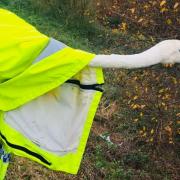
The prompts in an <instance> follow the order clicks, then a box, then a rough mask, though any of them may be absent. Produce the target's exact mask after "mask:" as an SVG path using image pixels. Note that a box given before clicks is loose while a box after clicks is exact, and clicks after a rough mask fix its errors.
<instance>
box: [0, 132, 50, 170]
mask: <svg viewBox="0 0 180 180" xmlns="http://www.w3.org/2000/svg"><path fill="white" fill-rule="evenodd" d="M0 136H1V137H2V139H3V140H4V141H5V142H6V144H7V145H8V146H10V147H11V148H14V149H18V150H20V151H23V152H25V153H27V154H29V155H31V156H34V157H36V158H37V159H39V160H40V161H42V162H43V163H45V164H47V165H49V166H50V165H51V163H50V162H48V161H47V160H46V159H45V158H44V157H43V156H41V155H40V154H37V153H35V152H33V151H30V150H29V149H27V148H25V147H22V146H19V145H16V144H12V143H10V142H9V141H8V140H7V139H6V137H5V136H4V135H3V134H2V133H1V132H0Z"/></svg>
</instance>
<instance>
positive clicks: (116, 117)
mask: <svg viewBox="0 0 180 180" xmlns="http://www.w3.org/2000/svg"><path fill="white" fill-rule="evenodd" d="M0 7H2V8H6V9H9V10H11V11H13V12H15V13H16V14H18V15H19V16H20V17H22V18H24V19H25V20H26V21H28V22H29V23H31V24H33V25H34V26H35V27H37V29H39V30H40V31H41V32H43V33H45V34H47V35H48V36H51V37H54V38H56V39H58V40H60V41H62V42H64V43H66V44H67V45H69V46H71V47H74V48H80V49H83V50H87V51H90V52H95V53H128V54H130V53H135V52H140V51H143V50H144V49H146V48H147V47H150V46H152V45H153V44H155V43H156V40H155V41H152V40H151V37H148V36H144V37H142V35H141V36H139V35H137V34H130V33H128V32H126V33H122V32H114V31H112V30H111V29H105V28H103V27H102V26H101V25H97V24H88V23H87V24H84V25H82V26H79V23H77V24H76V22H74V23H67V22H66V19H65V18H64V17H59V18H57V17H56V18H55V17H54V16H51V15H50V14H47V13H42V12H40V11H39V10H38V9H37V8H34V6H32V4H31V2H30V1H29V0H27V1H23V0H14V1H10V0H8V1H7V0H3V1H2V0H1V1H0ZM179 70H180V67H179V66H178V65H176V66H174V67H173V68H165V67H162V66H161V65H157V66H153V67H151V68H146V69H137V70H112V69H111V70H106V72H105V77H106V82H107V84H106V85H105V90H106V91H105V93H104V96H103V98H102V101H101V104H100V107H99V110H98V112H97V114H96V117H95V121H94V123H93V127H92V131H91V134H90V137H89V140H88V144H87V148H86V152H85V154H84V158H83V161H82V164H81V168H80V170H79V173H78V175H77V176H73V175H69V174H64V173H61V172H54V171H51V170H49V169H46V168H45V167H42V166H41V165H39V164H37V163H35V162H32V161H29V160H27V159H24V158H20V157H13V159H12V163H11V165H10V167H9V170H8V173H7V177H6V179H7V180H10V179H14V180H16V179H17V180H21V179H23V180H24V179H25V180H28V179H29V180H36V179H38V180H46V179H47V180H49V179H54V180H55V179H78V180H79V179H87V180H89V179H92V180H93V179H113V180H114V179H115V180H116V179H121V180H130V179H133V180H136V179H137V180H139V179H143V180H144V179H149V180H151V179H152V180H153V179H155V180H158V179H159V180H162V179H163V180H171V179H180V174H179V171H178V170H179V164H180V163H179V162H180V161H179V153H178V147H179V146H178V141H179V137H178V136H176V139H177V140H176V141H175V142H174V143H175V144H168V142H167V143H164V144H162V145H160V144H158V143H159V142H160V139H158V138H159V134H158V133H160V135H161V136H162V135H163V134H164V133H165V132H166V131H164V128H165V127H167V126H170V127H171V128H172V126H176V124H175V122H176V120H178V117H176V114H178V112H179V109H178V107H179V102H178V101H177V100H178V97H179V82H180V81H179V80H180V76H179V74H178V72H179ZM146 88H147V92H146ZM167 88H169V89H167ZM162 89H165V90H163V91H162ZM161 92H162V93H161ZM166 94H170V97H171V98H170V99H166V100H163V102H164V103H165V104H167V107H168V110H167V111H165V110H164V109H163V108H164V106H162V104H158V102H159V101H160V102H161V101H162V98H163V97H164V96H165V95H166ZM136 96H138V98H137V99H136V98H134V97H136ZM137 104H138V105H145V107H144V108H135V109H134V108H132V107H135V106H134V105H137ZM156 105H158V108H157V106H156ZM169 117H171V119H170V118H169ZM137 119H138V120H137ZM160 124H162V125H163V126H164V127H163V129H160V128H159V125H160ZM144 127H145V129H144ZM152 128H155V130H156V132H157V135H156V136H157V137H158V138H157V139H153V143H152V142H149V140H150V139H151V138H152V137H153V138H155V137H156V136H155V135H152V134H151V133H150V132H151V130H152ZM161 130H162V131H161ZM139 131H142V132H143V134H139ZM102 133H103V134H105V135H106V136H109V135H110V137H111V139H112V141H113V142H114V144H115V145H112V144H109V143H107V142H106V141H105V140H104V139H102V138H101V137H100V135H101V134H102ZM145 134H146V136H143V135H145ZM173 134H175V133H174V132H173ZM168 135H169V134H168V133H167V134H166V136H167V137H166V136H165V137H166V138H165V140H162V139H161V140H162V141H163V142H166V140H167V141H169V138H170V137H169V136H168ZM163 137H164V136H163ZM155 140H156V141H157V142H154V141H155ZM147 141H148V142H147Z"/></svg>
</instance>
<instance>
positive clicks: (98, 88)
mask: <svg viewBox="0 0 180 180" xmlns="http://www.w3.org/2000/svg"><path fill="white" fill-rule="evenodd" d="M66 83H71V84H76V85H78V86H79V87H80V88H81V89H85V90H95V91H100V92H103V89H102V87H101V86H102V85H103V84H90V85H85V84H81V82H80V81H79V80H76V79H70V80H67V81H66Z"/></svg>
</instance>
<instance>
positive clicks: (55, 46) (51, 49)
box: [33, 38, 67, 64]
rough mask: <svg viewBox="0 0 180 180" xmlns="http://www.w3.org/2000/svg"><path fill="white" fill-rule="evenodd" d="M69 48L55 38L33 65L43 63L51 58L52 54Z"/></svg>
mask: <svg viewBox="0 0 180 180" xmlns="http://www.w3.org/2000/svg"><path fill="white" fill-rule="evenodd" d="M65 47H67V46H66V45H65V44H64V43H62V42H60V41H57V40H55V39H53V38H50V40H49V44H48V45H47V46H46V48H45V49H44V50H43V51H42V52H41V53H40V54H39V56H38V57H37V58H36V59H35V60H34V62H33V64H35V63H37V62H39V61H41V60H42V59H44V58H45V57H48V56H50V55H51V54H53V53H55V52H57V51H59V50H62V49H64V48H65Z"/></svg>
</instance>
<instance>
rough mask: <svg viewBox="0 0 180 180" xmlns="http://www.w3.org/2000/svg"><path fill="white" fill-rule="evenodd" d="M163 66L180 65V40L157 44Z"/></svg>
mask: <svg viewBox="0 0 180 180" xmlns="http://www.w3.org/2000/svg"><path fill="white" fill-rule="evenodd" d="M157 47H158V48H159V51H160V52H159V53H160V54H161V56H162V63H163V64H174V63H180V40H165V41H162V42H160V43H159V44H157Z"/></svg>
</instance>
